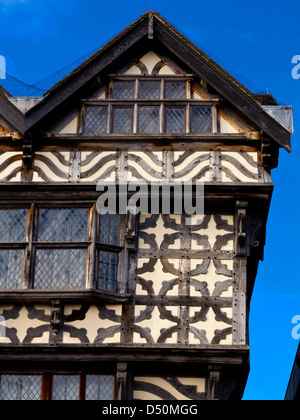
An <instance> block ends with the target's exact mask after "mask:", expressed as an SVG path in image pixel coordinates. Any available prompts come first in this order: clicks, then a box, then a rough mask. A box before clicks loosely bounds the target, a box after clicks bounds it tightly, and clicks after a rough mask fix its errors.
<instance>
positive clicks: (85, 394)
mask: <svg viewBox="0 0 300 420" xmlns="http://www.w3.org/2000/svg"><path fill="white" fill-rule="evenodd" d="M114 399H115V376H114V375H97V374H84V373H81V374H54V375H52V374H49V373H47V374H39V375H25V374H24V375H10V374H5V375H0V401H38V400H53V401H78V400H89V401H111V400H114Z"/></svg>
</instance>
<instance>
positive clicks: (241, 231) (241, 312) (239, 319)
mask: <svg viewBox="0 0 300 420" xmlns="http://www.w3.org/2000/svg"><path fill="white" fill-rule="evenodd" d="M247 207H248V203H247V202H245V201H238V202H237V215H236V226H235V230H236V235H235V237H236V244H235V247H236V257H235V261H234V290H233V344H234V345H246V344H247V342H248V339H247V312H246V298H247V293H246V292H247V238H246V216H247Z"/></svg>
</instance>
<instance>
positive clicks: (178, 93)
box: [165, 81, 186, 99]
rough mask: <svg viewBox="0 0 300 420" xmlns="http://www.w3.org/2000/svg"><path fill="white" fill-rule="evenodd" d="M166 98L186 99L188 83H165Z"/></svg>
mask: <svg viewBox="0 0 300 420" xmlns="http://www.w3.org/2000/svg"><path fill="white" fill-rule="evenodd" d="M165 98H166V99H186V83H185V82H174V81H170V82H165Z"/></svg>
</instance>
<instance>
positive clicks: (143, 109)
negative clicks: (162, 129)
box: [138, 106, 159, 133]
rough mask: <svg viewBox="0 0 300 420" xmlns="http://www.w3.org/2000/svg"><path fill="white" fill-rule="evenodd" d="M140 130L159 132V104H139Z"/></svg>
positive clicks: (143, 131)
mask: <svg viewBox="0 0 300 420" xmlns="http://www.w3.org/2000/svg"><path fill="white" fill-rule="evenodd" d="M138 132H139V133H159V106H139V109H138Z"/></svg>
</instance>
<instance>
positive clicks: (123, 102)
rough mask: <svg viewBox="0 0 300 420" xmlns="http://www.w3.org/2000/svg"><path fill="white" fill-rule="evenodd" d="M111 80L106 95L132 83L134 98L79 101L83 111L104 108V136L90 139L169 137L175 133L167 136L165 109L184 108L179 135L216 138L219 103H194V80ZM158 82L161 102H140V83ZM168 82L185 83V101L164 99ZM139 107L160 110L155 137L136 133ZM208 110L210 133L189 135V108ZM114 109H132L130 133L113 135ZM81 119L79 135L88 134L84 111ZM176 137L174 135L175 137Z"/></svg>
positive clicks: (143, 100)
mask: <svg viewBox="0 0 300 420" xmlns="http://www.w3.org/2000/svg"><path fill="white" fill-rule="evenodd" d="M109 77H110V82H109V85H110V89H109V91H108V92H110V91H111V90H112V89H113V83H114V82H116V81H117V82H120V81H124V82H128V81H131V82H134V86H135V88H134V95H133V97H132V98H128V99H116V98H113V96H112V95H111V94H110V93H108V94H107V95H106V99H96V100H95V99H91V100H82V101H81V102H82V106H83V108H84V107H86V106H102V107H103V106H107V107H108V110H107V133H106V134H104V133H94V134H93V135H94V136H95V135H97V136H100V137H101V136H105V135H107V134H118V135H121V136H128V135H132V134H138V135H139V136H141V135H144V136H147V135H149V134H150V135H161V134H165V135H168V134H169V135H172V134H175V133H169V132H167V130H166V111H165V109H166V108H167V107H177V106H178V107H183V108H185V122H184V124H185V125H184V131H183V132H182V133H179V134H182V135H185V134H193V135H198V134H206V135H209V134H216V133H217V132H218V126H217V118H218V116H217V107H216V105H217V104H218V103H219V99H217V98H216V99H197V98H196V99H194V98H193V95H192V92H193V90H192V85H193V80H194V77H193V76H191V75H186V76H183V75H178V76H176V75H175V76H174V75H172V76H166V75H164V76H130V75H129V76H126V75H125V76H115V75H111V76H109ZM147 81H149V82H151V81H152V82H160V98H159V99H140V98H139V90H140V82H147ZM169 82H175V83H185V84H186V97H185V98H184V99H176V98H174V99H167V98H166V84H167V83H169ZM141 106H149V107H150V106H158V107H160V111H159V131H158V132H157V133H142V132H140V131H139V108H140V107H141ZM193 106H196V107H201V106H203V107H211V108H212V115H211V118H212V124H211V126H212V130H211V132H209V133H201V132H199V133H192V124H191V120H192V114H191V112H192V107H193ZM116 108H130V109H132V117H131V131H130V132H125V133H122V132H115V131H114V120H115V109H116ZM81 115H82V118H83V120H84V121H82V123H81V124H80V126H81V127H82V130H79V132H80V133H81V134H87V135H88V134H89V133H86V131H85V122H86V121H85V110H83V112H82V114H81ZM176 134H177V133H176Z"/></svg>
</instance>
